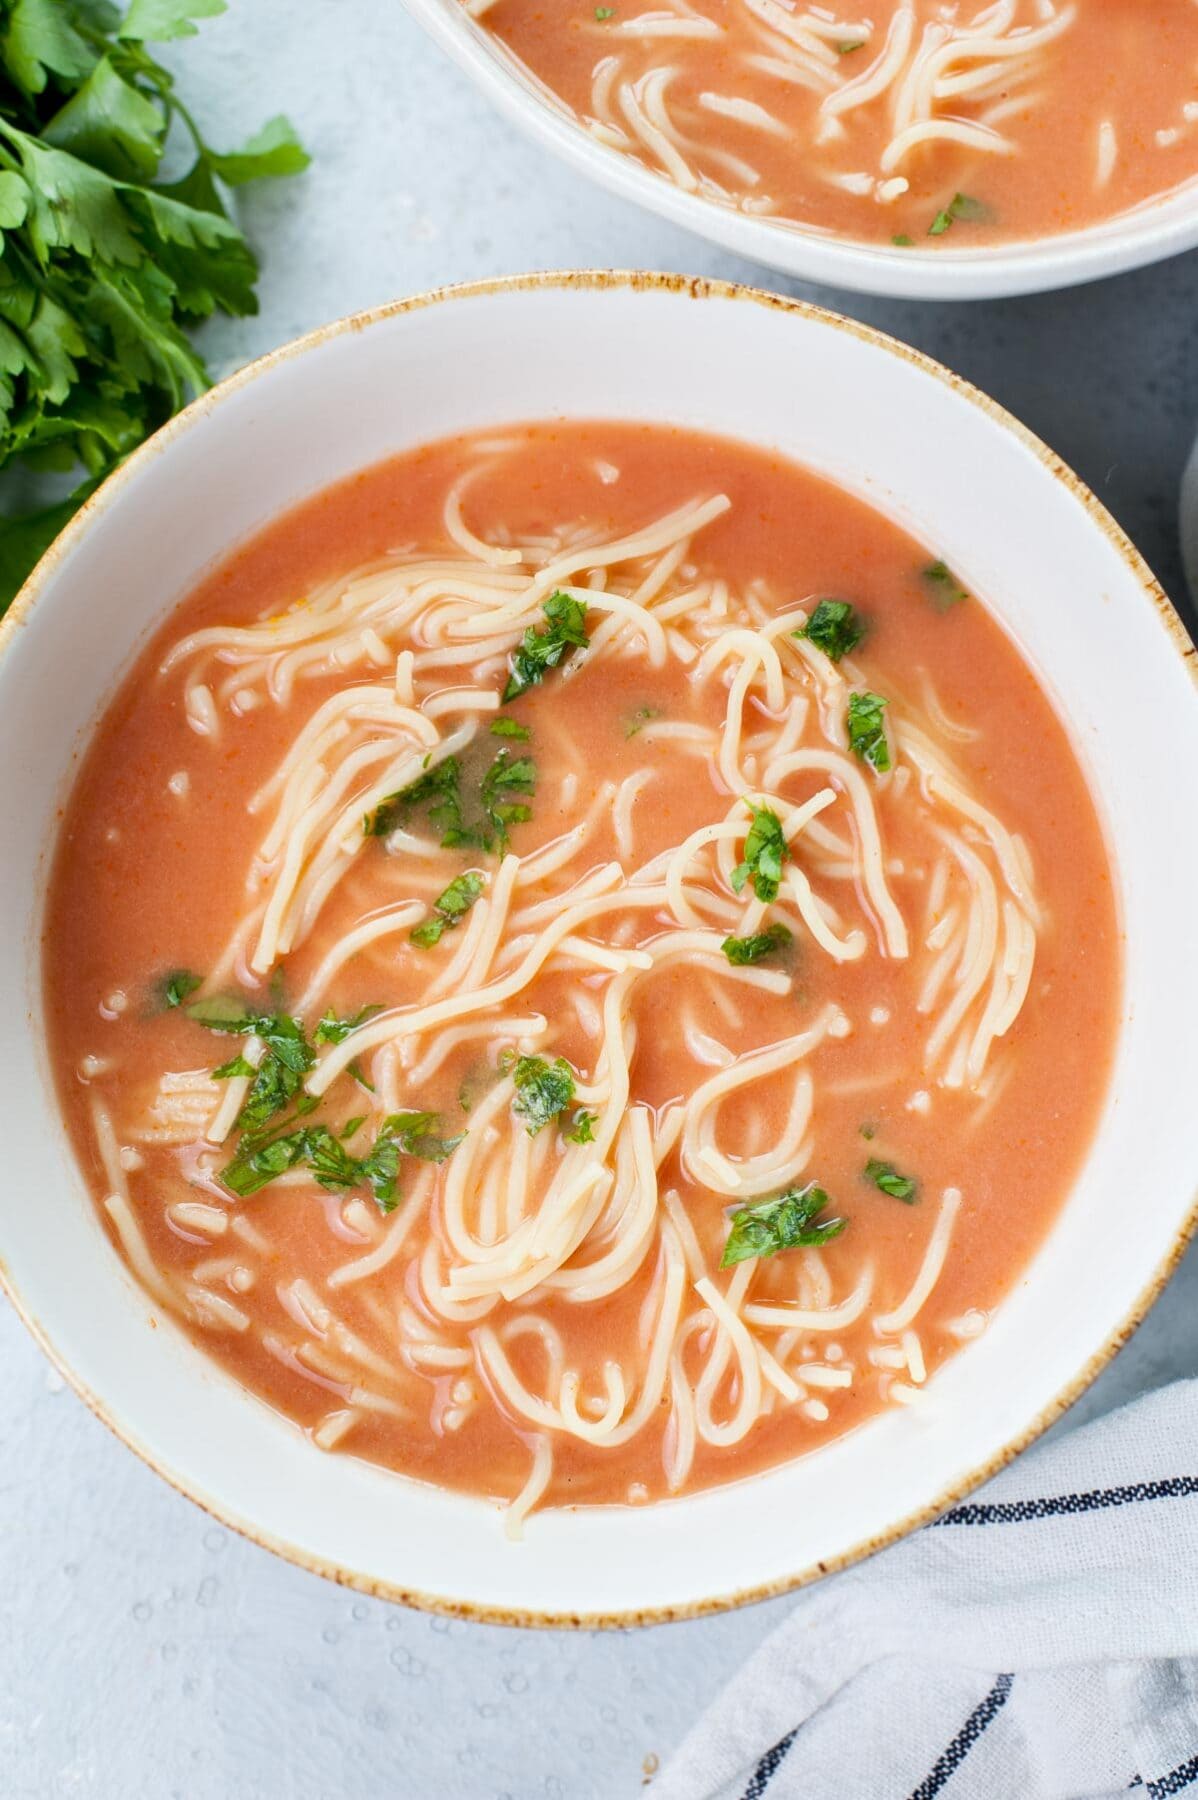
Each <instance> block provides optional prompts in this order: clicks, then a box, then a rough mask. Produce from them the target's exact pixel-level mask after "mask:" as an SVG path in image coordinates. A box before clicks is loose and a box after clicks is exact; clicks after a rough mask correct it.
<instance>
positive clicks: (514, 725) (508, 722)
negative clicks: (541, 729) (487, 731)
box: [491, 718, 532, 738]
mask: <svg viewBox="0 0 1198 1800" xmlns="http://www.w3.org/2000/svg"><path fill="white" fill-rule="evenodd" d="M491 736H492V737H507V738H530V737H531V736H532V732H531V731H530V730H529V728H528V726H527V725H521V723H520V721H519V720H518V719H506V718H504V719H492V720H491Z"/></svg>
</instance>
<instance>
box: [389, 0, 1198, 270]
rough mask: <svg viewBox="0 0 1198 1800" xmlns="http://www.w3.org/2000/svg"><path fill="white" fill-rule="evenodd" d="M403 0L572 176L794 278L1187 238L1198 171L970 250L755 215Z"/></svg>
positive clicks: (495, 48)
mask: <svg viewBox="0 0 1198 1800" xmlns="http://www.w3.org/2000/svg"><path fill="white" fill-rule="evenodd" d="M556 3H557V4H559V5H560V4H561V3H562V0H556ZM404 4H405V5H406V7H407V9H408V11H409V12H410V13H411V14H412V16H413V17H414V18H415V19H418V20H419V22H420V24H421V25H423V26H424V28H425V30H426V31H428V33H429V34H430V36H432V37H433V38H435V39H436V41H437V43H439V44H440V45H441V46H442V48H443V49H445V50H447V51H448V53H449V55H450V56H452V58H453V59H454V61H455V62H456V63H457V64H458V65H459V67H460V68H462V69H464V70H465V72H466V74H467V75H468V76H470V78H471V80H472V81H474V82H475V84H476V85H477V86H478V87H479V88H480V89H481V91H482V92H483V93H484V94H486V95H487V97H488V99H490V100H491V101H492V102H493V103H494V105H495V106H496V107H497V108H498V109H499V111H500V112H502V113H504V114H505V115H506V116H507V117H508V118H509V119H510V120H511V121H512V123H513V124H515V125H518V126H520V127H521V129H522V130H524V131H527V132H529V133H530V134H531V135H532V136H533V137H535V138H537V139H538V140H539V141H540V142H541V143H542V144H544V145H546V147H547V148H548V149H550V150H552V151H554V152H555V153H556V154H557V155H558V156H560V157H562V159H563V160H564V161H565V162H568V163H569V164H570V165H571V166H572V167H573V168H575V169H577V170H578V171H579V172H580V173H581V174H583V175H587V176H589V177H590V178H591V180H592V181H597V182H598V183H599V184H600V186H601V187H605V188H609V189H610V190H611V191H612V193H615V194H620V195H621V196H622V197H623V198H624V199H626V200H634V201H635V202H636V203H637V204H638V205H640V206H644V207H646V208H648V210H649V211H650V212H654V213H658V214H660V216H661V217H662V218H664V219H669V220H670V221H671V223H673V224H675V225H683V226H685V227H686V228H687V229H688V230H689V231H693V232H696V233H697V234H698V235H699V236H700V237H705V238H707V239H709V240H710V242H712V243H713V244H719V245H721V246H722V247H723V248H724V249H725V250H732V251H735V253H736V254H737V255H738V256H746V257H749V258H751V259H752V260H753V261H754V262H759V263H764V264H765V265H766V266H767V267H768V268H771V269H781V270H782V271H783V272H784V273H785V274H787V275H793V276H796V277H798V278H799V279H800V280H802V281H819V282H825V283H827V284H828V285H830V286H832V287H840V288H848V289H851V290H852V291H853V292H856V293H859V294H891V295H894V296H896V297H898V298H901V299H908V300H993V299H997V298H998V297H999V296H1000V295H1002V294H1039V293H1046V292H1047V291H1048V290H1049V289H1050V288H1060V287H1072V286H1073V285H1074V284H1075V283H1077V282H1081V281H1096V280H1098V279H1099V278H1100V277H1102V276H1104V275H1116V274H1118V273H1119V272H1120V270H1123V269H1138V268H1140V267H1142V266H1143V265H1144V264H1145V263H1152V262H1160V261H1161V260H1162V259H1163V258H1165V257H1167V256H1176V255H1177V254H1178V253H1179V252H1180V251H1182V250H1190V249H1193V247H1194V245H1195V244H1198V180H1195V181H1192V182H1189V183H1187V184H1186V186H1185V187H1184V188H1182V189H1181V190H1179V191H1178V192H1176V193H1173V194H1170V195H1167V196H1165V197H1163V198H1161V199H1157V200H1152V201H1149V202H1148V203H1146V204H1145V205H1143V206H1140V207H1137V208H1136V209H1135V211H1134V212H1129V213H1124V214H1122V215H1121V216H1120V217H1119V218H1116V219H1110V220H1108V221H1106V222H1105V223H1104V224H1101V225H1094V226H1090V227H1089V228H1087V229H1086V230H1084V231H1070V232H1062V233H1059V234H1058V235H1056V236H1053V237H1046V238H1037V239H1033V240H1028V241H1027V242H1023V243H1013V244H1001V245H997V246H994V247H991V248H986V249H975V250H959V249H954V248H950V247H949V245H948V244H947V243H943V242H941V243H938V244H937V246H936V248H935V249H928V250H921V249H919V248H918V247H917V248H913V249H896V248H894V247H892V246H891V245H889V244H863V243H854V242H853V241H852V240H851V239H849V238H837V237H831V236H829V235H828V234H827V233H824V232H820V231H816V230H814V229H813V228H805V227H803V226H801V225H794V224H788V223H786V222H785V221H782V220H778V219H767V218H755V217H752V216H750V215H748V214H745V213H739V212H736V211H734V210H733V209H732V208H731V207H727V206H722V205H720V204H719V202H718V201H715V200H705V199H703V198H702V197H701V196H699V195H697V194H687V193H684V192H683V191H682V189H681V188H678V187H675V185H674V183H673V182H672V181H669V180H668V179H667V178H666V177H665V176H664V175H658V174H656V173H654V172H653V171H652V170H650V169H647V168H645V167H644V166H643V165H642V164H640V163H638V162H636V161H634V160H633V158H632V157H630V156H625V155H624V154H623V153H622V152H621V151H618V150H611V149H609V148H608V147H607V146H606V145H605V144H601V143H599V142H598V140H597V139H596V138H594V137H592V136H591V134H590V133H589V132H588V131H586V130H585V129H584V128H583V127H582V126H581V125H578V124H576V123H575V120H574V116H573V114H572V113H571V112H570V111H569V110H568V109H567V108H566V107H565V106H564V105H563V104H562V103H561V102H560V101H559V100H558V99H557V98H556V96H555V95H554V94H552V93H551V92H550V91H549V89H548V88H546V87H545V86H544V84H543V83H542V82H540V81H538V80H537V79H536V78H535V77H533V76H532V75H530V74H529V73H528V72H527V71H526V70H525V69H524V68H523V67H522V66H521V64H520V63H518V62H517V61H516V59H515V58H514V57H513V56H511V54H510V53H509V52H508V50H507V49H506V48H505V46H504V45H503V44H501V43H500V42H499V41H498V39H496V38H495V37H494V36H493V35H492V34H491V33H490V32H487V31H484V30H483V28H482V26H481V24H478V23H476V22H475V21H474V20H473V19H471V18H470V16H469V14H468V13H467V12H466V9H465V7H464V6H463V4H462V0H404Z"/></svg>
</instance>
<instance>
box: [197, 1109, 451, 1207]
mask: <svg viewBox="0 0 1198 1800" xmlns="http://www.w3.org/2000/svg"><path fill="white" fill-rule="evenodd" d="M364 1123H365V1115H363V1116H362V1117H360V1118H357V1119H351V1120H350V1121H349V1123H348V1124H347V1125H346V1126H345V1127H344V1129H343V1130H342V1131H341V1133H340V1134H339V1135H338V1134H335V1133H334V1132H333V1131H331V1130H330V1129H329V1127H328V1126H327V1125H323V1124H320V1123H316V1124H313V1125H303V1126H300V1127H299V1129H298V1130H290V1129H288V1130H285V1131H282V1132H279V1133H277V1134H276V1135H275V1136H274V1137H272V1138H270V1139H268V1140H265V1141H264V1140H263V1139H262V1138H261V1136H258V1137H253V1136H248V1135H247V1136H246V1137H244V1138H243V1139H242V1141H241V1144H240V1145H239V1147H238V1151H237V1154H236V1156H235V1157H234V1158H233V1160H232V1162H230V1163H228V1164H227V1165H226V1166H225V1168H224V1169H222V1170H221V1180H222V1182H223V1183H224V1185H225V1186H226V1187H227V1188H228V1189H229V1191H230V1193H233V1194H237V1195H238V1196H239V1197H240V1198H242V1199H246V1198H248V1197H249V1196H250V1195H251V1194H256V1193H258V1192H259V1191H260V1190H261V1189H262V1188H264V1187H266V1186H267V1184H268V1183H269V1182H272V1181H277V1179H278V1178H279V1176H280V1175H285V1174H286V1173H287V1172H288V1171H289V1170H290V1169H297V1168H306V1169H307V1170H308V1171H309V1172H310V1174H311V1176H312V1179H313V1180H314V1181H315V1182H316V1183H317V1185H318V1186H319V1187H322V1188H324V1189H325V1190H326V1191H327V1192H328V1193H341V1192H346V1191H348V1190H349V1189H351V1188H358V1187H368V1188H369V1189H370V1191H371V1193H372V1194H373V1195H374V1198H375V1202H376V1204H377V1205H378V1208H379V1210H380V1212H384V1213H389V1212H393V1211H394V1210H395V1208H396V1206H397V1205H398V1204H399V1170H400V1160H401V1157H403V1156H416V1157H420V1158H422V1159H424V1160H426V1161H432V1162H438V1163H439V1162H444V1161H445V1159H446V1157H447V1156H450V1155H452V1153H453V1151H454V1150H456V1149H457V1147H458V1145H459V1144H460V1143H461V1142H462V1138H463V1137H464V1136H465V1133H464V1132H461V1133H459V1134H458V1136H457V1137H453V1138H443V1137H440V1136H438V1135H437V1134H436V1133H437V1126H438V1125H439V1123H440V1120H439V1118H438V1115H437V1114H436V1113H427V1112H425V1113H392V1114H391V1116H390V1117H389V1118H386V1119H384V1120H383V1123H382V1124H381V1125H380V1127H379V1129H378V1133H377V1135H376V1137H375V1140H374V1143H373V1144H372V1145H371V1147H370V1149H369V1150H368V1151H367V1153H366V1155H365V1156H354V1155H352V1154H351V1152H350V1151H349V1150H347V1149H346V1147H345V1140H346V1139H347V1138H350V1137H352V1136H353V1135H354V1133H355V1132H357V1131H359V1130H360V1129H361V1127H362V1125H363V1124H364Z"/></svg>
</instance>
